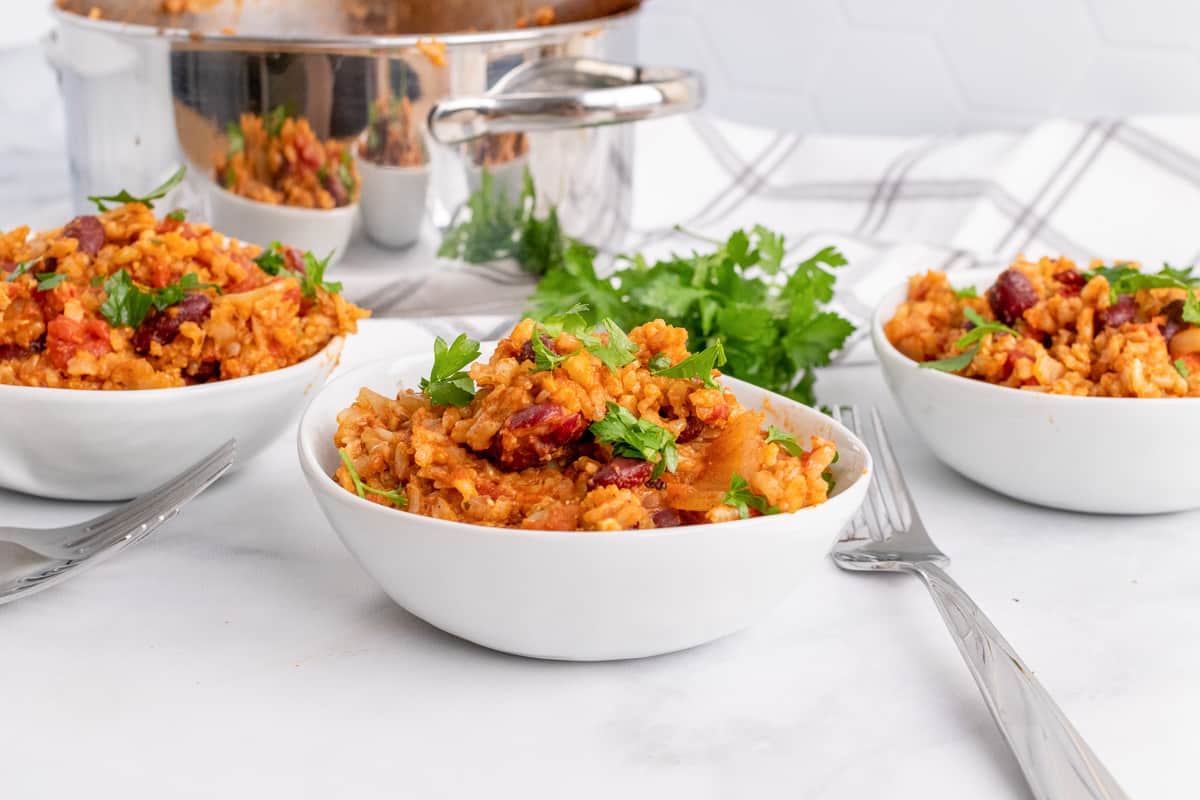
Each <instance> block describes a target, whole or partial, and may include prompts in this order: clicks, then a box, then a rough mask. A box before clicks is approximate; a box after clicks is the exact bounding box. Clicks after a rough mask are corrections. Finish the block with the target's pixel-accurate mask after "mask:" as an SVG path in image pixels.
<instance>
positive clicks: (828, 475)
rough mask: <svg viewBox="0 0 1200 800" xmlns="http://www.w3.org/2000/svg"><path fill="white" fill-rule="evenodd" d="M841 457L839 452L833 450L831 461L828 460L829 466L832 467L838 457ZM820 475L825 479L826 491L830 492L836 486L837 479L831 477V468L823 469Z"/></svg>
mask: <svg viewBox="0 0 1200 800" xmlns="http://www.w3.org/2000/svg"><path fill="white" fill-rule="evenodd" d="M841 457H842V454H841V453H838V452H834V454H833V461H830V462H829V466H831V467H832V466H833V465H834V464H836V463H837V462H838V459H839V458H841ZM821 477H822V478H824V479H825V491H826V493H832V492H833V490H834V489H836V488H837V481H836V480H835V479H834V477H833V470H830V469H827V470H825V471H824V472H822V473H821Z"/></svg>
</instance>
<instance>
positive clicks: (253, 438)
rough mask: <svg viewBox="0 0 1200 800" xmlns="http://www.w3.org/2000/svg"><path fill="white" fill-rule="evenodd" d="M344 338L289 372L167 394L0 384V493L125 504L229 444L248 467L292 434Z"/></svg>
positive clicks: (166, 392) (180, 389)
mask: <svg viewBox="0 0 1200 800" xmlns="http://www.w3.org/2000/svg"><path fill="white" fill-rule="evenodd" d="M342 344H343V339H342V338H341V337H336V338H334V339H332V340H331V341H330V342H329V344H328V345H326V346H325V349H324V350H322V351H321V352H320V353H318V354H317V355H315V356H313V357H312V358H309V359H307V360H306V361H302V362H300V363H299V364H295V365H293V366H291V367H287V368H285V369H280V370H275V371H274V372H266V373H263V374H261V375H252V376H249V377H245V378H234V379H232V380H228V381H216V382H214V383H205V384H199V385H196V386H180V387H177V388H173V389H145V390H132V391H90V390H81V389H45V388H38V387H29V386H3V385H0V408H3V409H4V412H3V413H0V443H3V444H2V445H0V487H3V488H5V489H15V490H16V491H19V492H27V493H29V494H34V495H39V496H42V497H55V498H61V499H64V500H124V499H126V498H129V497H133V496H135V495H138V494H141V493H142V492H145V491H147V490H148V489H152V488H154V487H155V486H157V485H158V484H160V483H162V482H163V481H164V480H166V479H167V478H170V477H171V476H172V475H174V474H175V473H176V472H180V471H182V470H183V469H186V468H187V467H189V466H191V465H192V464H193V463H195V462H196V461H199V460H200V459H201V458H203V457H204V456H205V455H207V454H208V453H210V452H212V450H214V449H215V448H216V447H217V446H218V445H220V444H221V443H222V442H224V441H225V440H227V439H229V438H236V439H237V441H238V463H239V464H241V463H244V462H245V461H246V460H248V459H250V458H252V457H253V456H254V455H255V454H256V453H258V452H259V451H260V450H262V449H263V448H264V447H266V446H267V445H268V444H270V443H271V442H272V441H273V440H274V439H275V438H276V437H277V436H279V434H280V433H282V432H283V431H284V430H285V429H288V428H290V427H291V426H292V425H293V423H294V422H295V420H296V417H297V416H298V415H299V412H300V409H301V408H302V407H303V406H304V402H305V400H306V399H307V396H308V395H309V393H310V392H311V391H312V390H313V389H314V388H316V387H318V386H320V385H321V384H323V383H324V382H325V381H326V380H327V379H328V378H329V374H330V373H331V372H332V371H333V368H334V367H335V366H336V365H337V361H338V357H339V356H340V355H341V352H342Z"/></svg>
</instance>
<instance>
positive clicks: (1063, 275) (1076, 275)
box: [1054, 269, 1087, 297]
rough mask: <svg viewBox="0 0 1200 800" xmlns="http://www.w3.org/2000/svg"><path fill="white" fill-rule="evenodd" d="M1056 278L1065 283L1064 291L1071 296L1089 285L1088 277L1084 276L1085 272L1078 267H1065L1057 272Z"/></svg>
mask: <svg viewBox="0 0 1200 800" xmlns="http://www.w3.org/2000/svg"><path fill="white" fill-rule="evenodd" d="M1054 280H1056V281H1058V282H1059V283H1061V284H1062V285H1063V288H1062V293H1063V294H1065V295H1068V296H1071V297H1074V296H1075V295H1077V294H1079V293H1080V292H1081V291H1083V287H1084V286H1086V285H1087V278H1085V277H1083V273H1082V272H1080V271H1079V270H1077V269H1064V270H1062V271H1061V272H1056V273H1054Z"/></svg>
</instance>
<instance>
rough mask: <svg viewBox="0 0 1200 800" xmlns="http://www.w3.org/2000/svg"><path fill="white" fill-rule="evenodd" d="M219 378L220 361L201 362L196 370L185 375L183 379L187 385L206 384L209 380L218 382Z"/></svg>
mask: <svg viewBox="0 0 1200 800" xmlns="http://www.w3.org/2000/svg"><path fill="white" fill-rule="evenodd" d="M220 377H221V362H220V361H201V362H200V363H199V364H197V365H196V368H195V369H194V370H192V371H191V372H188V373H186V374H185V375H184V376H183V379H184V380H185V381H186V382H187V383H188V384H194V383H208V382H209V381H211V380H219V379H220Z"/></svg>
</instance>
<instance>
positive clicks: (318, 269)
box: [300, 250, 342, 297]
mask: <svg viewBox="0 0 1200 800" xmlns="http://www.w3.org/2000/svg"><path fill="white" fill-rule="evenodd" d="M331 258H333V251H332V250H330V251H329V255H327V256H325V258H322V259H320V260H318V259H317V257H316V256H314V255H313V254H312V253H311V252H309V251H308V250H305V251H304V275H303V276H301V280H300V291H301V292H302V293H303V294H304V296H305V297H316V296H317V289H318V288H321V289H324V290H325V291H327V292H329V293H330V294H337V293H338V292H340V291H341V290H342V284H341V283H340V282H338V281H327V280H325V270H326V268H328V267H329V260H330V259H331Z"/></svg>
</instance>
